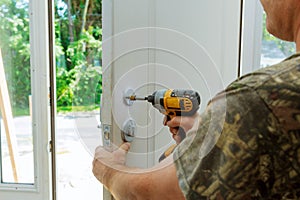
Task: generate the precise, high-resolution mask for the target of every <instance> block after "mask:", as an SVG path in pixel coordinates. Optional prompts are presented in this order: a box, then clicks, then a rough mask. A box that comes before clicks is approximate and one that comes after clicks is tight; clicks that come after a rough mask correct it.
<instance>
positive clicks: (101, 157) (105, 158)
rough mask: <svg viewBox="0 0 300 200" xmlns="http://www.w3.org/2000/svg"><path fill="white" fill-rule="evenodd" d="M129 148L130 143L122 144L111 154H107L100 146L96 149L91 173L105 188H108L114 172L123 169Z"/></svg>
mask: <svg viewBox="0 0 300 200" xmlns="http://www.w3.org/2000/svg"><path fill="white" fill-rule="evenodd" d="M129 148H130V143H123V144H122V145H121V146H120V147H119V149H117V150H115V151H113V152H108V151H107V150H106V149H104V148H103V147H102V146H99V147H97V148H96V151H95V157H94V161H93V173H94V175H95V177H96V178H97V179H98V180H99V181H100V182H101V183H103V184H104V185H105V186H106V187H107V188H109V187H110V185H111V180H112V177H113V176H114V175H115V174H116V172H117V171H119V170H122V168H123V167H124V165H125V161H126V154H127V152H128V150H129Z"/></svg>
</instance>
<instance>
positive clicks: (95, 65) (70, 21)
mask: <svg viewBox="0 0 300 200" xmlns="http://www.w3.org/2000/svg"><path fill="white" fill-rule="evenodd" d="M55 5H56V9H55V17H56V26H55V27H56V34H55V35H56V41H57V43H56V45H57V47H56V49H58V51H57V52H59V53H57V55H56V58H57V105H58V106H72V105H73V106H74V105H76V106H77V105H92V104H99V102H100V94H101V92H102V86H101V82H102V79H101V57H102V56H101V55H102V53H101V52H102V42H101V40H102V29H101V26H102V24H101V19H102V18H101V1H100V0H80V1H71V0H57V1H56V4H55Z"/></svg>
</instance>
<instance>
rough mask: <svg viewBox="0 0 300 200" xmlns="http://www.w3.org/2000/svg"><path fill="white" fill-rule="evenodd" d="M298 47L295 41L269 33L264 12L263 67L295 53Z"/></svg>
mask: <svg viewBox="0 0 300 200" xmlns="http://www.w3.org/2000/svg"><path fill="white" fill-rule="evenodd" d="M295 50H296V47H295V43H293V42H286V41H283V40H280V39H278V38H276V37H274V36H273V35H271V34H269V32H268V31H267V29H266V14H265V13H263V36H262V46H261V62H260V66H261V67H267V66H270V65H272V64H276V63H278V62H280V61H282V60H283V59H285V58H287V57H288V56H290V55H292V54H293V53H295Z"/></svg>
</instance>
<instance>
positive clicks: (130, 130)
mask: <svg viewBox="0 0 300 200" xmlns="http://www.w3.org/2000/svg"><path fill="white" fill-rule="evenodd" d="M135 131H136V123H135V121H134V120H133V119H128V120H126V121H125V122H124V124H123V127H122V131H121V136H122V139H123V141H124V142H132V141H133V139H134V136H135Z"/></svg>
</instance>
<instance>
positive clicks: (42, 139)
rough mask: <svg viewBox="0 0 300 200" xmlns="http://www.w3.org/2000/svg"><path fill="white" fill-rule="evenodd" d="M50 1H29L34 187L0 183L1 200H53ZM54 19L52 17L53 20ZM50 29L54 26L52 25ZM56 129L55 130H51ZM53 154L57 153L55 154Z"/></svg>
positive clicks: (31, 185) (32, 185)
mask: <svg viewBox="0 0 300 200" xmlns="http://www.w3.org/2000/svg"><path fill="white" fill-rule="evenodd" d="M48 3H49V2H48V1H40V0H29V16H30V17H29V18H30V52H31V58H30V63H31V64H30V65H31V77H32V78H31V84H32V85H31V87H32V92H33V95H32V105H33V106H32V131H33V154H34V183H33V184H17V183H13V184H10V183H9V184H8V183H0V196H1V199H22V200H40V199H43V200H50V199H52V182H53V181H52V178H53V177H52V171H51V159H50V155H51V154H50V150H51V145H50V141H51V138H50V135H51V134H50V132H51V120H54V119H51V117H50V98H49V88H50V76H49V73H50V72H49V71H50V66H49V61H50V59H53V58H50V56H49V52H51V51H52V50H50V47H53V45H50V42H53V41H50V38H51V37H49V36H50V35H49V27H50V26H49V21H50V20H49V18H48V17H49V16H51V15H49V10H52V8H50V9H49V5H48ZM51 17H52V16H51ZM50 25H51V26H52V25H53V24H50ZM52 128H53V127H52ZM52 153H54V152H52Z"/></svg>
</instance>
